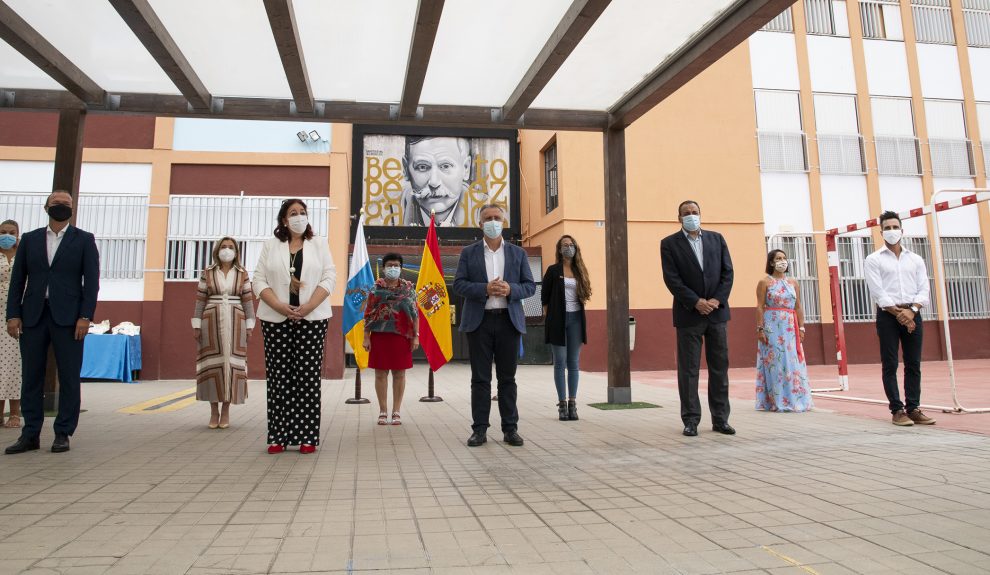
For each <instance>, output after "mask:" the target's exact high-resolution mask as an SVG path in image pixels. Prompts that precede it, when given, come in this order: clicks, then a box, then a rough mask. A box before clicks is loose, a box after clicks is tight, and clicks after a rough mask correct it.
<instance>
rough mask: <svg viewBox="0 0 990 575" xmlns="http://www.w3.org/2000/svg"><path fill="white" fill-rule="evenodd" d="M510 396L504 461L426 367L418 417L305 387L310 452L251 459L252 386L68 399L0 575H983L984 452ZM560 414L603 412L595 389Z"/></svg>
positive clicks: (414, 408)
mask: <svg viewBox="0 0 990 575" xmlns="http://www.w3.org/2000/svg"><path fill="white" fill-rule="evenodd" d="M349 375H350V374H349ZM634 379H635V378H634ZM519 380H520V394H519V397H520V406H521V408H520V411H521V414H522V421H521V426H520V432H521V433H522V435H523V436H524V437H525V438H526V445H525V446H524V447H521V448H512V447H509V446H506V445H505V444H504V443H502V442H501V434H500V433H498V429H497V426H496V428H495V429H493V430H492V433H490V439H489V442H488V444H487V445H485V446H483V447H480V448H473V449H471V448H467V447H466V446H465V445H464V441H465V440H466V439H467V436H468V435H469V420H470V414H469V405H470V402H469V389H468V387H469V386H468V383H467V382H468V368H467V366H464V365H452V366H448V367H445V368H444V369H443V370H441V372H440V373H439V374H438V377H437V390H438V393H439V394H440V395H442V396H443V397H444V399H445V400H446V401H444V402H442V403H436V404H428V403H419V402H417V401H415V399H417V398H418V396H419V395H421V394H422V393H423V392H424V391H425V370H424V368H423V367H420V366H417V367H416V368H415V369H414V370H413V371H412V373H411V374H410V382H411V383H410V386H409V391H408V396H409V398H410V399H412V401H409V402H408V403H407V404H406V407H405V409H403V419H404V421H405V425H402V426H399V427H379V426H377V425H375V416H376V414H377V406H376V405H374V404H372V405H365V406H353V405H345V404H344V402H343V400H344V399H345V398H347V397H349V396H350V395H351V392H352V391H353V386H352V385H351V383H350V382H340V381H329V382H326V383H325V386H324V396H323V397H324V407H323V416H324V418H323V438H324V443H323V445H322V446H321V447H320V450H319V451H318V452H317V453H316V454H315V455H311V456H303V455H300V454H299V453H298V452H287V453H284V454H281V455H278V456H270V455H267V454H266V453H265V452H264V447H265V445H264V438H265V409H264V406H265V403H264V387H263V385H262V384H261V383H256V382H252V387H251V394H252V395H251V397H250V398H249V400H248V403H247V404H246V405H244V406H237V407H235V408H234V410H233V421H232V427H231V428H230V429H227V430H209V429H207V428H206V425H205V424H206V421H207V418H208V408H207V407H206V406H205V405H202V404H197V405H194V406H192V407H187V408H184V409H180V410H177V411H173V412H169V413H158V414H136V415H128V414H122V413H118V412H117V410H118V409H120V408H123V407H125V406H129V405H133V404H135V403H138V402H142V401H145V400H148V399H152V398H155V397H160V396H164V395H168V394H172V393H175V392H178V391H181V390H183V389H187V388H189V387H190V386H191V382H152V383H141V384H137V385H126V384H118V383H86V384H84V386H85V389H84V402H85V405H84V407H85V408H86V409H87V410H88V411H87V412H86V413H84V414H83V416H82V422H81V425H80V429H79V432H78V433H77V434H76V436H75V437H74V438H73V443H72V451H71V452H69V453H65V454H60V455H56V454H52V453H49V452H47V451H46V450H42V451H39V452H33V453H29V454H23V455H18V456H0V573H17V572H26V573H39V574H40V573H65V574H69V573H142V574H143V573H150V574H154V573H169V574H171V573H190V574H212V573H310V572H324V573H355V572H357V573H363V572H368V573H386V574H387V573H394V574H401V575H419V574H426V573H431V574H438V575H439V574H458V575H460V574H486V575H487V574H492V575H494V574H503V573H520V574H529V573H532V574H537V575H539V574H552V573H567V574H583V573H774V574H782V575H783V574H790V573H795V574H799V575H800V574H805V573H820V574H830V573H836V574H845V573H986V572H988V571H990V442H988V441H987V438H986V437H985V436H983V435H979V434H973V433H960V432H956V431H952V430H946V429H942V428H941V427H940V426H936V427H934V428H918V427H916V428H913V429H900V428H895V427H894V426H892V425H890V424H889V423H886V422H885V421H881V420H876V419H870V418H864V417H856V416H849V415H843V414H839V413H834V412H831V411H828V410H824V409H823V410H822V411H818V412H812V413H807V414H800V415H794V414H768V413H756V412H754V411H753V410H752V408H751V407H752V404H751V403H750V402H749V401H748V400H745V399H739V400H734V401H733V408H734V411H733V416H732V423H733V425H735V426H736V428H737V429H738V430H739V435H736V436H734V437H727V436H722V435H717V434H715V433H713V432H711V431H710V429H709V428H707V427H704V426H703V427H702V433H701V435H700V436H699V437H696V438H686V437H683V436H681V435H680V430H681V425H680V421H679V418H678V415H677V413H678V407H677V401H676V392H675V391H674V390H671V389H669V388H666V387H664V386H659V385H643V384H637V386H636V388H635V390H634V398H635V399H636V400H645V401H652V402H654V403H658V404H660V405H662V408H660V409H641V410H630V411H598V410H594V409H591V408H588V407H582V408H581V410H580V414H581V421H578V422H566V423H564V422H559V421H557V419H556V410H555V408H554V405H553V403H554V394H553V391H552V389H553V384H552V373H551V369H550V368H549V367H524V368H521V369H520V373H519ZM740 383H742V382H740ZM746 385H748V383H746ZM740 389H741V387H740ZM366 392H367V390H366ZM581 395H582V400H583V402H584V403H588V402H593V401H603V400H604V399H605V380H604V378H603V377H602V376H600V375H596V374H583V376H582V393H581ZM493 407H494V406H493ZM496 413H497V411H496ZM974 417H977V416H974ZM978 417H990V416H978ZM15 435H16V432H13V431H9V430H2V431H0V441H2V442H3V443H4V444H7V443H9V442H12V441H13V440H14V438H15ZM42 439H43V442H44V443H45V444H46V446H47V444H48V443H50V441H51V439H52V436H51V431H50V421H49V428H48V429H46V432H45V434H44V436H43V438H42Z"/></svg>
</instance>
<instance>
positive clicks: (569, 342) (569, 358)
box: [550, 311, 581, 401]
mask: <svg viewBox="0 0 990 575" xmlns="http://www.w3.org/2000/svg"><path fill="white" fill-rule="evenodd" d="M564 343H565V344H566V345H551V346H550V347H552V348H553V382H554V384H555V385H556V386H557V400H558V401H564V400H566V399H567V398H568V397H577V389H578V377H579V376H580V375H581V373H580V371H579V369H578V358H579V357H580V356H581V312H579V311H569V312H567V314H566V315H565V319H564ZM565 366H566V367H567V381H566V383H565V381H564V367H565Z"/></svg>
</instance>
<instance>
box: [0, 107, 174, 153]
mask: <svg viewBox="0 0 990 575" xmlns="http://www.w3.org/2000/svg"><path fill="white" fill-rule="evenodd" d="M57 135H58V114H56V113H53V112H20V111H4V112H0V146H31V147H47V148H54V147H55V139H56V136H57ZM154 145H155V117H154V116H117V115H100V114H89V115H87V116H86V127H85V128H84V133H83V147H85V148H126V149H144V150H150V149H151V148H153V147H154Z"/></svg>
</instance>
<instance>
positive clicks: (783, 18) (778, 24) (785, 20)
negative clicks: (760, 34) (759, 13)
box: [761, 8, 794, 32]
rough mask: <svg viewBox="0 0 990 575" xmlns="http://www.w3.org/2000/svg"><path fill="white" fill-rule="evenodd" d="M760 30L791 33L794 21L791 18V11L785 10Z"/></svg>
mask: <svg viewBox="0 0 990 575" xmlns="http://www.w3.org/2000/svg"><path fill="white" fill-rule="evenodd" d="M761 30H763V31H764V32H793V31H794V20H793V17H792V16H791V9H790V8H787V9H786V10H784V11H783V12H781V13H780V14H778V15H777V17H776V18H774V19H773V20H771V21H769V22H767V23H766V25H764V26H763V28H761Z"/></svg>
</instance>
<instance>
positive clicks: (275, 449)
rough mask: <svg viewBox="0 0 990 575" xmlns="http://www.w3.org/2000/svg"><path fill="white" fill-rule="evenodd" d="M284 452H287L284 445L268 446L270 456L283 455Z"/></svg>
mask: <svg viewBox="0 0 990 575" xmlns="http://www.w3.org/2000/svg"><path fill="white" fill-rule="evenodd" d="M283 451H285V446H284V445H279V444H277V443H276V444H274V445H269V446H268V453H269V455H275V454H276V453H282V452H283Z"/></svg>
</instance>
